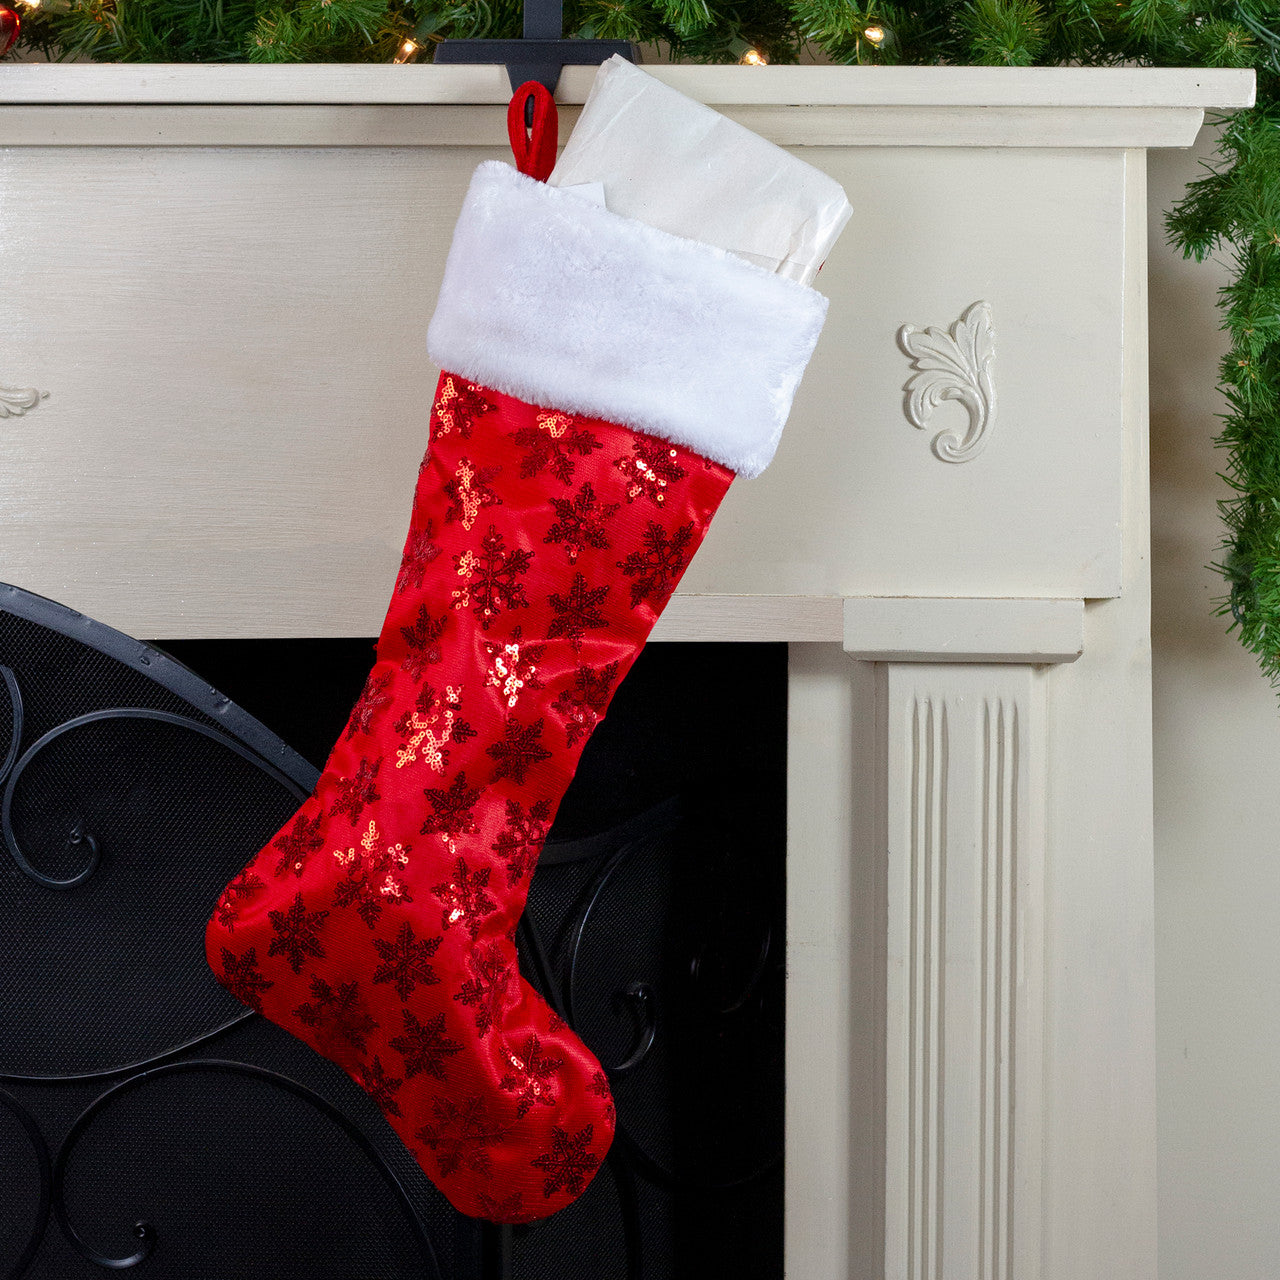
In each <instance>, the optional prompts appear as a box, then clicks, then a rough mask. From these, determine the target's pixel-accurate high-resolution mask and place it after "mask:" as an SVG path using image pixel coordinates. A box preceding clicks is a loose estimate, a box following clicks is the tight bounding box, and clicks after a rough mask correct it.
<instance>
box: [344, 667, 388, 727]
mask: <svg viewBox="0 0 1280 1280" xmlns="http://www.w3.org/2000/svg"><path fill="white" fill-rule="evenodd" d="M390 684H391V672H390V671H377V670H375V671H373V672H371V673H370V675H369V678H368V680H366V681H365V685H364V688H363V689H362V690H361V691H360V696H359V698H357V699H356V705H355V706H354V707H352V708H351V716H350V718H349V719H348V720H347V741H348V742H350V741H351V739H352V738H354V737H355V736H356V734H357V733H368V732H369V731H370V730H371V729H372V728H373V722H374V720H375V718H376V717H377V714H378V712H379V711H381V710H382V708H383V707H385V706H389V705H390V703H391V695H390V694H389V693H388V692H387V689H388V688H389V687H390Z"/></svg>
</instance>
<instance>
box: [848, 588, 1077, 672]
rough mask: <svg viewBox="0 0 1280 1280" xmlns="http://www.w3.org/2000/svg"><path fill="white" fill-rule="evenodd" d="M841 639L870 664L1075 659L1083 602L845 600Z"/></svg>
mask: <svg viewBox="0 0 1280 1280" xmlns="http://www.w3.org/2000/svg"><path fill="white" fill-rule="evenodd" d="M843 642H844V648H845V652H846V653H849V654H851V655H852V656H853V657H855V658H862V659H864V660H865V661H868V662H993V663H996V662H998V663H1011V662H1020V663H1026V664H1028V665H1037V664H1040V663H1058V662H1074V661H1075V660H1076V659H1077V658H1078V657H1079V656H1080V654H1081V653H1082V652H1083V651H1084V601H1083V600H974V599H967V600H966V599H927V598H919V597H916V598H912V597H900V598H892V597H876V596H870V597H861V598H853V599H847V600H845V601H844V638H843Z"/></svg>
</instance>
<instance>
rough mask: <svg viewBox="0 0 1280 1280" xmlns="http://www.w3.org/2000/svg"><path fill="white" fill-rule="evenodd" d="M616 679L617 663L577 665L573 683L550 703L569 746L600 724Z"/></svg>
mask: <svg viewBox="0 0 1280 1280" xmlns="http://www.w3.org/2000/svg"><path fill="white" fill-rule="evenodd" d="M617 679H618V664H617V663H616V662H610V663H607V664H606V665H605V666H603V667H578V668H577V670H576V671H574V673H573V683H572V684H571V685H570V686H569V687H568V688H567V689H565V690H563V691H562V692H561V693H560V694H559V696H558V697H557V698H556V700H555V701H554V702H553V703H552V704H551V706H552V708H553V709H554V710H555V711H556V713H557V714H558V715H559V716H560V718H561V719H562V720H563V721H564V732H565V741H566V745H567V746H569V747H570V748H571V749H572V748H573V747H575V746H577V744H578V743H579V742H580V741H581V740H582V739H583V738H586V737H588V736H590V734H591V733H592V731H593V730H594V729H595V727H596V725H598V724H599V723H600V720H601V718H602V717H603V716H604V713H605V708H606V707H608V705H609V697H610V694H611V693H612V692H613V686H614V684H615V683H616V681H617Z"/></svg>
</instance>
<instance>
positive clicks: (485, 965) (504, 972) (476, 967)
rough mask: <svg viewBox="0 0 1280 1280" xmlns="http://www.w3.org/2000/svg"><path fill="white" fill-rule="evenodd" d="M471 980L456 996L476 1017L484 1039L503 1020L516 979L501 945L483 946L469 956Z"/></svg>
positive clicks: (477, 1027)
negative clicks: (503, 1013)
mask: <svg viewBox="0 0 1280 1280" xmlns="http://www.w3.org/2000/svg"><path fill="white" fill-rule="evenodd" d="M467 968H468V969H469V970H470V971H471V977H470V978H468V979H467V980H466V982H464V983H463V984H462V988H461V990H459V991H458V993H457V994H456V995H455V996H454V997H453V998H454V999H455V1000H456V1001H457V1002H458V1003H459V1004H462V1005H466V1006H467V1008H469V1009H470V1010H471V1012H472V1014H473V1015H474V1016H475V1020H476V1034H477V1035H478V1036H480V1037H481V1038H482V1039H483V1038H484V1036H486V1035H488V1033H489V1031H490V1030H491V1029H492V1028H493V1027H494V1026H495V1025H496V1024H497V1023H498V1022H500V1021H501V1019H502V1012H503V1010H504V1009H505V1008H506V1005H507V997H508V993H509V992H510V991H511V988H512V986H513V984H514V983H515V979H516V971H515V966H514V965H513V964H512V963H511V961H510V960H509V959H508V958H507V953H506V950H505V949H504V947H503V946H502V944H501V943H499V942H490V943H482V944H481V945H480V946H478V947H477V948H476V949H475V950H474V951H472V952H471V953H469V954H468V956H467Z"/></svg>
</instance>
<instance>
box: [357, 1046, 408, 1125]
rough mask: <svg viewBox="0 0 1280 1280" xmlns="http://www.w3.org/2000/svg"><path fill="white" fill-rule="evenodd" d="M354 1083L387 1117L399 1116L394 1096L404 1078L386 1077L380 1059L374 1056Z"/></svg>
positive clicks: (398, 1107)
mask: <svg viewBox="0 0 1280 1280" xmlns="http://www.w3.org/2000/svg"><path fill="white" fill-rule="evenodd" d="M356 1081H357V1083H358V1084H359V1085H360V1087H361V1088H362V1089H363V1090H364V1091H365V1093H367V1094H368V1095H369V1097H371V1098H372V1099H373V1100H374V1102H376V1103H377V1104H378V1106H379V1107H380V1108H381V1109H382V1110H383V1111H384V1112H386V1114H387V1115H389V1116H398V1115H399V1114H400V1104H399V1103H398V1102H397V1101H396V1094H397V1093H399V1092H400V1089H401V1086H403V1084H404V1078H403V1077H402V1076H390V1075H388V1074H387V1071H386V1068H385V1067H384V1066H383V1065H382V1059H381V1058H379V1057H377V1056H375V1057H374V1059H373V1061H372V1062H371V1063H369V1064H368V1065H367V1066H365V1067H363V1068H362V1069H361V1070H360V1072H359V1073H358V1074H357V1076H356Z"/></svg>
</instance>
